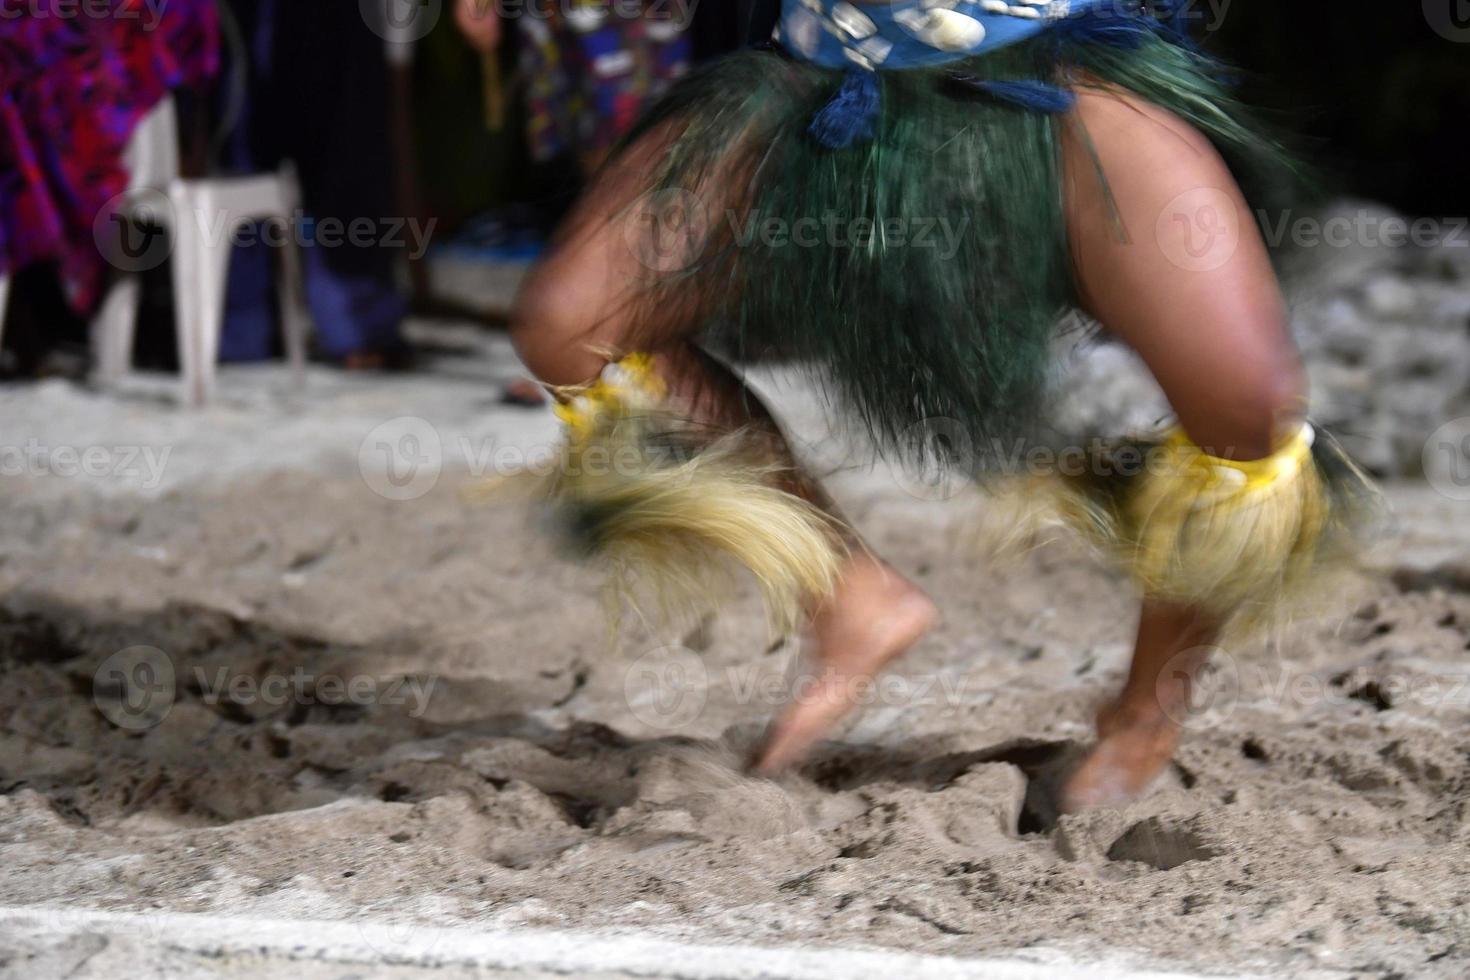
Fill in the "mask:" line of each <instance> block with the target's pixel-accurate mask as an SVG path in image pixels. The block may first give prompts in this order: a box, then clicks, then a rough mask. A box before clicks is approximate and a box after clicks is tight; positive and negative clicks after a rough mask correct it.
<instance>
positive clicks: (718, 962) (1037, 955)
mask: <svg viewBox="0 0 1470 980" xmlns="http://www.w3.org/2000/svg"><path fill="white" fill-rule="evenodd" d="M88 933H91V934H100V935H104V936H116V937H120V938H126V939H128V940H131V942H132V943H133V944H137V945H141V946H142V947H143V948H144V949H147V948H149V947H151V948H154V949H158V950H167V951H169V952H172V953H186V954H195V955H199V956H202V957H208V958H209V960H210V961H211V962H213V963H214V965H215V967H217V968H218V969H219V972H221V973H225V972H229V973H230V974H231V975H232V976H238V975H239V972H238V969H235V970H233V971H232V970H230V969H229V967H228V966H227V958H228V957H230V956H232V955H235V956H248V957H252V958H259V957H265V958H268V959H276V960H292V961H298V962H303V961H304V962H314V963H318V964H333V965H360V966H399V967H410V968H416V970H427V971H433V970H435V969H438V968H444V969H446V970H448V969H453V968H457V969H459V970H463V969H465V968H479V969H484V970H489V971H494V972H497V973H502V974H504V973H507V972H508V973H512V974H515V973H523V972H524V973H535V974H537V975H546V974H555V975H565V976H585V975H589V974H596V975H597V976H599V977H630V978H632V977H637V978H658V980H808V978H810V980H827V978H829V977H845V978H852V980H867V978H872V980H893V978H894V977H904V978H913V980H931V978H932V980H959V978H984V980H1067V978H1071V977H1077V978H1082V977H1086V978H1088V980H1115V978H1116V980H1122V978H1142V980H1202V975H1200V974H1187V973H1177V972H1171V971H1167V970H1151V969H1142V968H1135V967H1131V966H1128V965H1126V964H1123V963H1121V962H1116V961H1115V962H1098V961H1088V962H1079V961H1077V960H1073V959H1069V958H1067V957H1065V956H1063V955H1061V954H1059V953H1056V952H1054V951H1045V950H1034V951H1033V950H1028V951H1027V954H1028V958H1027V959H1026V960H1020V959H954V958H949V957H942V956H926V955H921V954H917V953H904V952H898V951H884V950H851V949H831V948H827V949H813V948H798V947H776V948H772V947H764V946H720V945H712V944H702V943H687V942H681V941H678V940H672V939H665V938H660V937H657V936H650V935H647V934H640V933H594V932H574V931H551V930H544V931H543V930H514V931H503V930H502V931H480V930H477V929H474V928H470V927H466V926H458V927H455V928H444V927H428V926H410V925H404V924H402V923H394V922H387V921H381V920H353V921H341V920H327V921H322V920H309V919H268V918H234V917H225V916H216V915H186V914H178V913H169V912H157V913H152V912H104V911H94V910H90V909H63V908H54V907H42V906H29V907H27V906H0V936H10V937H16V936H19V935H26V936H27V937H28V938H30V939H32V940H45V939H50V940H53V941H54V940H58V939H66V938H69V937H76V936H81V935H84V934H88ZM256 962H259V960H258V959H256ZM209 972H211V973H213V972H214V970H213V969H211V970H210V971H209ZM1236 976H1240V975H1238V974H1237V975H1236Z"/></svg>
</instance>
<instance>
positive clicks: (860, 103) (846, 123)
mask: <svg viewBox="0 0 1470 980" xmlns="http://www.w3.org/2000/svg"><path fill="white" fill-rule="evenodd" d="M879 100H880V95H879V92H878V75H877V73H876V72H871V71H865V70H863V69H861V68H850V69H848V72H847V77H846V78H844V79H843V80H842V87H841V88H840V89H838V90H837V94H836V95H834V96H833V97H832V101H831V102H828V103H827V104H826V105H825V106H824V107H823V108H822V111H821V112H818V113H817V115H816V117H815V118H813V119H812V124H811V126H810V127H809V131H810V132H811V134H812V136H813V137H815V138H816V141H817V142H818V143H821V144H822V145H823V146H825V147H828V148H829V149H833V150H845V149H847V148H848V147H849V146H851V145H852V144H854V143H856V142H858V141H859V140H870V139H872V138H873V128H874V126H875V125H876V124H877V119H878V109H879V108H880V101H879Z"/></svg>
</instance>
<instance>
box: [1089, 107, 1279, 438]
mask: <svg viewBox="0 0 1470 980" xmlns="http://www.w3.org/2000/svg"><path fill="white" fill-rule="evenodd" d="M1094 154H1095V156H1094ZM1063 164H1064V181H1065V187H1064V191H1065V202H1066V210H1067V220H1068V232H1069V237H1070V241H1071V248H1072V257H1073V262H1074V265H1075V270H1076V278H1077V283H1078V287H1079V292H1080V295H1081V297H1082V302H1083V305H1084V306H1085V308H1086V309H1087V311H1088V312H1089V313H1091V314H1092V315H1093V316H1095V317H1096V318H1097V319H1098V320H1099V321H1101V323H1102V324H1103V326H1104V327H1106V328H1107V329H1108V330H1109V331H1111V332H1112V333H1114V334H1115V335H1116V336H1118V337H1119V338H1121V339H1122V340H1123V341H1125V342H1126V343H1128V344H1129V345H1131V346H1132V347H1133V348H1134V349H1135V350H1136V351H1137V352H1138V353H1139V355H1140V356H1141V357H1142V358H1143V360H1144V362H1145V363H1146V364H1147V365H1148V368H1149V370H1150V371H1151V372H1152V373H1153V375H1154V377H1155V378H1156V379H1157V380H1158V382H1159V384H1160V386H1161V387H1162V388H1163V390H1164V393H1165V395H1166V396H1167V397H1168V399H1169V402H1170V404H1171V405H1172V406H1173V408H1174V410H1175V413H1176V414H1177V415H1178V417H1179V420H1180V423H1181V424H1182V425H1183V426H1184V429H1185V431H1187V432H1188V433H1189V434H1190V435H1191V437H1192V438H1193V439H1194V440H1195V442H1197V443H1198V444H1200V445H1201V446H1204V447H1205V448H1207V449H1209V450H1211V451H1212V452H1213V453H1214V454H1215V455H1220V456H1231V457H1236V458H1240V459H1253V458H1258V457H1261V456H1265V455H1267V454H1269V453H1270V451H1271V449H1272V448H1273V443H1274V441H1275V439H1276V438H1277V436H1278V434H1279V432H1280V430H1281V429H1282V428H1283V427H1284V426H1286V425H1289V424H1291V422H1292V421H1293V420H1295V419H1296V418H1298V417H1299V415H1300V413H1301V411H1302V407H1303V406H1302V402H1303V399H1304V386H1303V379H1302V373H1301V368H1300V364H1299V360H1298V357H1297V353H1296V350H1295V348H1294V347H1293V345H1292V342H1291V339H1290V336H1289V333H1288V330H1287V317H1286V309H1285V304H1284V302H1283V300H1282V297H1281V291H1280V287H1279V285H1278V283H1277V280H1276V276H1275V273H1274V271H1273V270H1272V267H1271V261H1270V257H1269V255H1268V253H1267V251H1266V247H1265V243H1264V242H1263V240H1262V238H1261V235H1260V233H1259V230H1258V228H1257V226H1256V223H1255V221H1254V220H1253V218H1252V216H1251V213H1250V209H1249V206H1248V205H1247V203H1246V201H1245V198H1244V196H1243V195H1242V193H1241V191H1240V188H1239V187H1238V186H1237V184H1236V182H1235V179H1234V178H1233V177H1232V175H1231V173H1230V170H1229V168H1228V167H1227V166H1226V165H1225V162H1224V161H1223V160H1222V159H1221V158H1220V155H1219V154H1218V153H1217V152H1216V151H1215V149H1214V147H1213V146H1211V145H1210V143H1209V141H1208V140H1207V139H1206V138H1205V137H1204V136H1203V135H1201V134H1200V133H1199V132H1198V131H1196V130H1195V129H1193V128H1192V127H1191V126H1189V125H1188V124H1187V123H1185V122H1184V121H1182V120H1181V119H1179V118H1178V117H1176V116H1174V115H1172V114H1170V113H1168V112H1166V111H1164V110H1162V109H1160V108H1158V107H1157V106H1154V105H1151V104H1149V103H1147V102H1144V101H1143V100H1141V99H1139V98H1137V97H1136V96H1133V95H1131V94H1128V93H1122V92H1117V91H1113V90H1105V89H1100V88H1098V89H1083V90H1081V91H1079V94H1078V101H1077V106H1076V109H1075V110H1074V111H1073V113H1072V115H1071V116H1070V117H1068V120H1067V123H1066V126H1065V132H1064V137H1063ZM1099 164H1100V165H1101V168H1102V171H1103V172H1104V173H1105V174H1106V176H1107V185H1106V187H1107V189H1106V191H1105V190H1104V185H1103V183H1102V182H1101V181H1100V180H1099V178H1098V173H1097V168H1098V165H1099ZM1109 195H1111V197H1110V196H1109Z"/></svg>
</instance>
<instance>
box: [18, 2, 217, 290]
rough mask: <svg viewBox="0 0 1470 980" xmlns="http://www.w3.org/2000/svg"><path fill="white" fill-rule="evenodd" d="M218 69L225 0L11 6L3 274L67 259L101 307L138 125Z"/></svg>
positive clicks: (74, 286)
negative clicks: (105, 229) (115, 209)
mask: <svg viewBox="0 0 1470 980" xmlns="http://www.w3.org/2000/svg"><path fill="white" fill-rule="evenodd" d="M218 64H219V41H218V22H217V13H216V10H215V7H214V0H0V276H8V275H11V274H12V273H14V272H15V271H17V270H19V269H21V268H23V267H25V266H27V265H30V264H31V263H34V262H42V261H55V262H57V263H58V265H59V267H60V272H61V278H62V284H63V286H64V288H65V290H66V295H67V298H68V300H69V301H70V302H71V304H72V305H73V306H74V307H75V308H76V309H77V310H79V311H82V312H86V311H89V310H90V309H91V308H92V307H93V306H94V305H95V303H96V301H97V297H98V292H99V290H100V287H101V284H102V282H103V279H104V275H105V272H106V269H105V263H104V260H103V258H102V254H101V252H100V251H99V250H98V247H97V245H96V243H95V242H94V240H93V235H92V229H93V226H94V222H95V221H96V220H97V218H98V216H99V214H103V213H104V212H105V211H106V210H108V209H109V208H110V207H111V206H113V204H115V199H116V198H118V197H119V195H121V194H123V193H124V192H125V191H126V190H127V186H128V174H127V171H126V169H125V167H124V163H123V151H124V149H125V148H126V147H127V144H128V140H129V138H130V137H131V136H132V133H133V129H134V128H135V127H136V126H137V124H138V122H139V120H141V119H142V118H143V117H144V116H145V115H146V114H147V113H148V111H149V110H150V109H152V108H153V107H154V106H155V105H157V104H158V101H159V100H160V99H162V98H163V96H164V95H165V94H166V93H167V92H168V91H169V90H170V89H171V88H174V87H176V86H180V85H186V84H190V83H194V82H198V81H201V80H203V79H206V78H208V77H209V76H211V75H213V74H214V73H215V71H216V70H217V68H218Z"/></svg>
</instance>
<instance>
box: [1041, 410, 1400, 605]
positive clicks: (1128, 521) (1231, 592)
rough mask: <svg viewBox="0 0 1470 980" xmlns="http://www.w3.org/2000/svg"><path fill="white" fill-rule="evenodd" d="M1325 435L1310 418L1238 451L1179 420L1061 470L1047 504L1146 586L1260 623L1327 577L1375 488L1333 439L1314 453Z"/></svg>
mask: <svg viewBox="0 0 1470 980" xmlns="http://www.w3.org/2000/svg"><path fill="white" fill-rule="evenodd" d="M1317 438H1318V434H1317V433H1316V432H1315V430H1314V429H1313V428H1312V426H1310V425H1308V424H1303V425H1302V427H1301V428H1300V429H1299V430H1298V431H1297V432H1296V433H1294V434H1293V435H1292V436H1291V437H1290V438H1289V439H1287V440H1286V441H1285V442H1283V444H1282V445H1281V446H1280V447H1279V448H1278V449H1277V450H1276V451H1275V452H1274V453H1272V454H1271V455H1270V456H1267V457H1265V458H1263V459H1258V460H1247V461H1240V460H1232V459H1224V458H1221V457H1217V456H1211V455H1209V454H1207V453H1206V452H1204V451H1203V450H1202V449H1200V448H1199V447H1198V446H1196V445H1195V444H1194V443H1193V442H1191V441H1190V439H1189V437H1188V436H1186V435H1185V434H1184V432H1183V431H1182V430H1180V429H1177V428H1176V429H1174V430H1172V431H1170V432H1169V433H1168V434H1167V435H1165V436H1164V437H1163V439H1162V440H1159V441H1156V442H1154V443H1151V444H1145V445H1141V446H1140V445H1137V444H1134V445H1131V446H1128V447H1127V448H1128V450H1129V452H1128V453H1127V455H1126V456H1125V455H1124V454H1123V453H1117V452H1116V451H1115V455H1114V456H1113V458H1111V459H1109V460H1107V461H1106V463H1107V469H1106V473H1105V475H1100V474H1098V473H1089V474H1088V475H1086V476H1083V477H1080V478H1071V479H1066V480H1062V481H1060V483H1061V492H1060V494H1057V493H1053V494H1050V495H1048V499H1049V500H1050V507H1049V510H1050V511H1051V514H1052V520H1053V522H1056V521H1057V520H1058V519H1059V522H1060V523H1062V524H1064V525H1066V526H1068V527H1071V528H1072V529H1074V530H1077V531H1080V532H1081V533H1082V535H1083V536H1084V537H1085V538H1087V539H1088V540H1089V541H1091V542H1092V543H1093V544H1095V545H1096V546H1098V547H1099V548H1100V550H1102V551H1104V552H1105V553H1107V554H1109V555H1111V556H1113V557H1114V558H1115V559H1116V560H1117V561H1118V562H1119V563H1120V564H1122V565H1123V566H1124V567H1125V568H1127V569H1128V570H1129V572H1130V574H1131V575H1132V577H1133V579H1134V580H1135V582H1136V583H1137V584H1138V586H1139V588H1140V589H1141V590H1142V591H1143V592H1144V594H1145V595H1148V596H1150V597H1153V598H1157V599H1162V600H1165V601H1171V602H1177V603H1180V604H1187V605H1191V606H1195V607H1198V608H1202V609H1206V610H1209V611H1211V612H1213V613H1215V614H1217V615H1218V616H1220V617H1221V618H1233V619H1234V620H1235V621H1236V623H1237V624H1240V623H1242V622H1244V623H1247V624H1250V625H1255V624H1260V623H1262V622H1263V621H1265V620H1268V619H1271V618H1274V617H1275V616H1276V614H1277V613H1278V612H1280V611H1281V610H1284V609H1285V608H1286V604H1287V602H1288V601H1290V600H1298V599H1300V598H1302V596H1303V595H1304V594H1305V593H1307V592H1309V591H1314V588H1313V587H1314V586H1316V585H1319V584H1321V582H1322V579H1323V573H1324V572H1326V571H1329V570H1330V568H1331V566H1332V565H1333V564H1334V561H1333V559H1336V558H1341V557H1345V556H1346V554H1347V552H1348V550H1349V548H1348V546H1349V545H1351V544H1352V543H1353V540H1354V539H1355V538H1356V536H1357V527H1356V525H1358V524H1359V523H1361V522H1362V520H1363V519H1365V518H1366V516H1367V510H1368V508H1369V506H1370V505H1369V504H1368V503H1367V501H1368V500H1370V498H1371V499H1376V491H1374V490H1373V488H1372V485H1371V483H1370V482H1369V481H1368V479H1367V477H1366V476H1364V475H1363V474H1362V473H1361V471H1359V470H1358V469H1357V468H1356V467H1355V466H1353V464H1352V463H1351V461H1349V460H1348V459H1347V457H1346V456H1345V455H1343V454H1342V453H1341V451H1340V450H1338V449H1337V448H1336V446H1335V445H1329V446H1318V447H1317V451H1315V452H1314V442H1315V441H1316V440H1317ZM1323 438H1324V439H1325V438H1326V437H1325V436H1323ZM1124 459H1126V460H1128V461H1130V462H1131V463H1132V464H1133V465H1132V466H1131V468H1130V467H1128V466H1126V465H1124V464H1123V463H1122V462H1121V461H1122V460H1124ZM1324 461H1326V462H1327V463H1328V466H1327V469H1328V470H1330V471H1331V472H1330V474H1328V475H1330V479H1329V478H1328V475H1324V474H1326V470H1324V466H1323V465H1322V464H1323V462H1324ZM1033 490H1034V488H1033Z"/></svg>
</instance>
